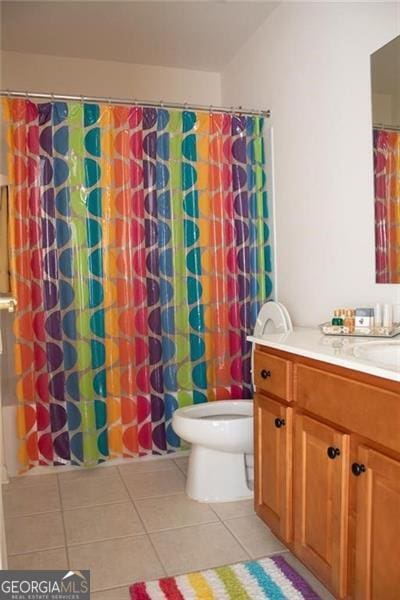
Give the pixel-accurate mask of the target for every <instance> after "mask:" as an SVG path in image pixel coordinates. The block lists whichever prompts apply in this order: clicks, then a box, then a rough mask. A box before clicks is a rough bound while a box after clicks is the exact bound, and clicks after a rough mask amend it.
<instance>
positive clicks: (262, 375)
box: [261, 369, 271, 379]
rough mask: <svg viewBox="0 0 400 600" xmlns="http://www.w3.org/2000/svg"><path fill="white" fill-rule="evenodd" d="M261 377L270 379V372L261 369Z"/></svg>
mask: <svg viewBox="0 0 400 600" xmlns="http://www.w3.org/2000/svg"><path fill="white" fill-rule="evenodd" d="M261 377H262V378H263V379H267V378H268V377H271V371H266V370H265V369H263V370H262V371H261Z"/></svg>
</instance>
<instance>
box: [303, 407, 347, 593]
mask: <svg viewBox="0 0 400 600" xmlns="http://www.w3.org/2000/svg"><path fill="white" fill-rule="evenodd" d="M294 460H295V465H294V497H295V505H294V514H295V527H294V551H295V553H296V555H297V556H298V557H299V558H300V559H301V560H302V561H303V562H304V563H306V564H308V565H309V566H310V568H311V569H312V570H313V571H314V572H315V573H317V574H318V575H319V577H320V578H321V579H322V580H323V581H324V582H325V583H326V584H327V585H328V586H329V588H330V589H331V590H332V591H335V593H336V594H337V595H338V596H341V597H342V596H343V594H344V593H345V585H346V569H347V511H348V492H349V477H348V466H349V435H347V434H345V433H342V432H341V431H338V430H337V429H334V428H333V427H330V426H328V425H325V424H323V423H320V422H319V421H317V420H315V419H312V418H310V417H307V416H305V415H302V414H299V415H296V416H295V440H294Z"/></svg>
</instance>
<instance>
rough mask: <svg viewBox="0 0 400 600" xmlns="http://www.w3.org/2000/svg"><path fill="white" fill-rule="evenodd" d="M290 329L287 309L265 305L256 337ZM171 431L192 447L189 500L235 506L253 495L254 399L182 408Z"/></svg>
mask: <svg viewBox="0 0 400 600" xmlns="http://www.w3.org/2000/svg"><path fill="white" fill-rule="evenodd" d="M291 329H292V324H291V321H290V317H289V314H288V313H287V311H286V309H285V307H282V306H281V305H280V304H279V303H278V302H267V303H266V304H264V305H263V306H262V307H261V310H260V312H259V315H258V318H257V322H256V326H255V328H254V335H255V336H262V335H263V334H264V333H266V332H268V333H272V332H274V331H275V332H284V331H290V330H291ZM172 427H173V429H174V431H175V433H176V434H177V435H179V436H180V437H181V438H182V439H184V440H186V441H187V442H189V443H190V444H191V450H190V456H189V467H188V476H187V481H186V493H187V495H188V496H190V497H191V498H193V499H194V500H198V501H199V502H231V501H234V500H242V499H245V498H251V497H252V496H253V492H252V490H251V489H250V487H249V485H248V481H247V476H246V460H245V457H246V455H249V454H253V401H252V400H216V401H212V402H205V403H204V404H195V405H192V406H185V407H183V408H178V409H177V410H176V411H175V412H174V414H173V417H172ZM248 462H250V463H251V464H252V461H248Z"/></svg>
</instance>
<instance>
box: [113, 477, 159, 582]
mask: <svg viewBox="0 0 400 600" xmlns="http://www.w3.org/2000/svg"><path fill="white" fill-rule="evenodd" d="M121 479H122V483H123V485H124V486H125V489H126V491H127V493H128V496H129V497H130V499H131V502H132V504H133V508H134V509H135V511H136V513H137V515H138V517H139V520H140V522H141V524H142V527H143V529H144V531H145V535H146V536H147V539H148V540H149V543H150V545H151V547H152V548H153V550H154V554H155V555H156V557H157V560H158V562H159V563H160V565H161V568H162V570H163V571H164V574H165V576H168V573H167V569H166V568H165V566H164V563H163V562H162V560H161V557H160V555H159V553H158V552H157V549H156V547H155V545H154V544H153V540H152V539H151V537H150V534H149V533H148V532H147V529H146V526H145V524H144V522H143V519H142V517H141V515H140V513H139V511H138V509H137V507H136V504H135V500H134V499H133V497H132V496H131V494H130V491H129V488H128V486H127V484H126V482H125V480H124V478H123V477H122V476H121ZM132 583H133V582H132Z"/></svg>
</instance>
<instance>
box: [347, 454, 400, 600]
mask: <svg viewBox="0 0 400 600" xmlns="http://www.w3.org/2000/svg"><path fill="white" fill-rule="evenodd" d="M357 458H358V460H357V462H356V463H353V464H354V465H357V466H354V467H353V469H354V472H355V474H356V475H354V473H353V476H354V477H355V479H357V482H356V487H357V490H356V514H357V516H356V520H357V523H356V536H355V582H354V597H355V598H356V600H375V599H378V598H379V599H382V600H398V599H399V598H400V562H399V561H400V525H399V522H400V462H399V461H397V460H393V459H392V458H389V457H388V456H385V455H384V454H381V453H380V452H376V451H375V450H372V449H371V448H368V447H366V446H360V447H359V448H358V452H357Z"/></svg>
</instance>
